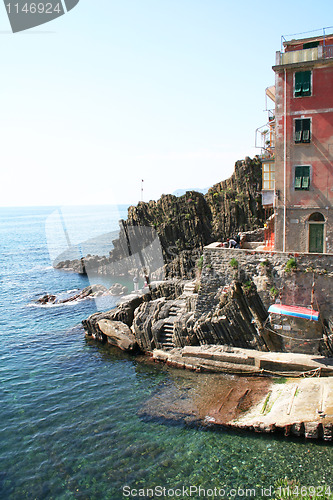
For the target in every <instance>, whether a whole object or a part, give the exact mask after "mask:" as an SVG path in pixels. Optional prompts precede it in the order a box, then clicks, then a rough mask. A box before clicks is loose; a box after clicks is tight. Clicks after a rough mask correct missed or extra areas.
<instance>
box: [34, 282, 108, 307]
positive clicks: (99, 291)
mask: <svg viewBox="0 0 333 500" xmlns="http://www.w3.org/2000/svg"><path fill="white" fill-rule="evenodd" d="M107 293H108V289H107V288H106V287H105V286H104V285H89V286H87V287H86V288H84V289H83V290H81V291H80V292H79V293H76V294H75V295H72V296H71V297H68V298H66V299H57V297H56V295H51V294H46V295H44V296H43V297H41V298H40V299H38V300H37V302H38V303H40V304H43V305H44V304H66V303H67V302H74V301H76V300H82V299H86V298H87V297H91V298H93V297H99V296H101V295H106V294H107Z"/></svg>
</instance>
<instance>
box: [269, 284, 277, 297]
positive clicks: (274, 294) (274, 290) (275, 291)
mask: <svg viewBox="0 0 333 500" xmlns="http://www.w3.org/2000/svg"><path fill="white" fill-rule="evenodd" d="M269 294H270V296H271V297H272V298H273V299H275V298H276V297H277V296H278V295H279V290H278V289H277V288H275V286H272V288H271V289H270V291H269Z"/></svg>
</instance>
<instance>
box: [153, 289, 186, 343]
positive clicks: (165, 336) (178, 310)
mask: <svg viewBox="0 0 333 500" xmlns="http://www.w3.org/2000/svg"><path fill="white" fill-rule="evenodd" d="M194 291H195V281H191V282H188V283H186V285H185V286H184V291H183V293H182V295H181V297H179V299H178V300H177V304H173V305H172V306H171V307H170V310H169V317H168V318H167V319H166V320H165V321H164V324H163V327H162V328H161V330H160V332H159V338H158V340H159V343H160V346H161V347H160V348H161V349H163V350H166V351H168V350H171V349H174V348H175V347H176V346H175V344H174V342H173V340H172V337H173V331H174V321H175V320H176V318H178V317H179V316H181V315H182V314H183V313H184V312H185V311H186V310H187V300H186V299H187V298H188V297H189V296H191V295H193V294H194Z"/></svg>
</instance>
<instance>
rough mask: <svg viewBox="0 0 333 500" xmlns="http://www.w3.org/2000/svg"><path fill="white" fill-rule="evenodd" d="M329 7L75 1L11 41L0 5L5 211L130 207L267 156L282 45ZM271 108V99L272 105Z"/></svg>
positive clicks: (331, 11)
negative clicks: (261, 143) (265, 128)
mask: <svg viewBox="0 0 333 500" xmlns="http://www.w3.org/2000/svg"><path fill="white" fill-rule="evenodd" d="M331 25H333V5H332V2H331V1H328V0H322V2H321V3H320V8H318V6H317V5H316V4H314V3H313V2H312V1H311V2H310V1H308V0H303V2H302V5H301V6H300V4H299V2H298V3H297V2H290V1H289V0H287V1H286V0H281V1H280V2H279V3H277V2H275V3H271V4H267V3H265V2H262V1H256V0H253V1H251V2H249V1H248V0H239V1H238V2H227V1H225V0H117V1H115V0H80V2H79V3H78V5H77V6H76V7H75V8H74V9H73V10H71V11H70V12H68V13H67V14H65V15H64V16H61V17H59V18H58V19H55V20H53V21H52V22H50V23H47V24H44V25H42V26H39V27H37V28H34V29H31V30H27V31H24V32H20V33H15V34H13V33H12V32H11V30H10V25H9V21H8V18H7V15H6V9H5V6H4V5H2V4H1V5H0V44H1V48H0V50H1V80H0V110H1V111H0V128H1V136H0V137H1V142H0V206H36V205H37V206H38V205H47V206H50V205H52V206H54V205H56V206H61V205H89V204H101V205H105V204H120V203H123V204H127V203H128V204H130V203H131V204H132V203H137V202H138V201H139V200H140V199H141V185H142V182H141V181H142V179H143V180H144V182H143V187H144V190H143V199H144V201H149V200H152V199H155V200H156V199H158V198H159V197H160V196H161V194H163V193H164V194H166V193H172V192H173V191H175V190H177V189H191V188H205V187H209V186H211V185H213V184H215V183H217V182H219V181H221V180H223V179H226V178H227V177H229V176H230V175H231V174H232V172H233V168H234V164H235V162H236V161H237V160H239V159H243V158H245V156H250V157H253V156H254V155H256V154H258V153H259V150H257V149H255V147H254V145H255V130H256V128H257V127H260V126H262V125H264V124H265V123H266V121H267V114H266V113H265V111H264V110H265V106H266V102H265V88H266V87H268V86H270V85H272V84H274V72H273V70H272V66H273V65H274V62H275V52H276V51H277V50H280V47H281V35H289V34H293V33H299V32H305V31H311V30H315V29H318V28H323V27H326V26H331ZM270 106H271V107H272V103H271V104H270Z"/></svg>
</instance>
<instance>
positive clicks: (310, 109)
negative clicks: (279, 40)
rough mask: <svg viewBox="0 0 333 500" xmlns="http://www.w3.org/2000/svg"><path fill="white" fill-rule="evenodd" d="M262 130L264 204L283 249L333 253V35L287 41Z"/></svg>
mask: <svg viewBox="0 0 333 500" xmlns="http://www.w3.org/2000/svg"><path fill="white" fill-rule="evenodd" d="M283 46H284V51H283V52H277V54H276V64H275V66H274V67H273V70H274V71H275V87H270V88H269V89H266V93H267V95H268V96H269V97H270V98H271V99H272V100H273V101H275V110H274V111H273V112H272V113H271V114H270V120H269V123H268V126H267V128H266V130H264V131H263V132H264V138H265V139H266V140H265V154H264V155H262V164H263V193H262V195H263V204H264V206H266V207H267V208H269V207H272V211H274V218H273V219H272V220H271V223H270V224H269V225H270V226H271V235H270V241H271V242H272V241H273V242H274V249H275V250H278V251H284V252H311V253H333V229H332V228H333V205H332V202H333V35H327V36H325V35H322V36H318V37H312V38H304V39H298V40H291V41H284V42H283Z"/></svg>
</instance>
